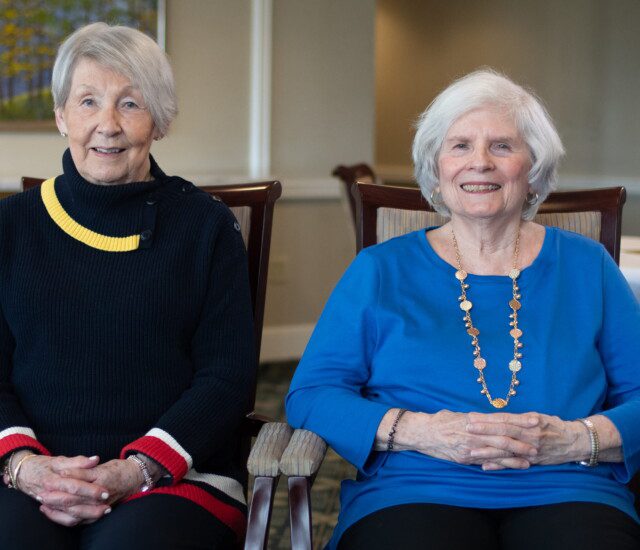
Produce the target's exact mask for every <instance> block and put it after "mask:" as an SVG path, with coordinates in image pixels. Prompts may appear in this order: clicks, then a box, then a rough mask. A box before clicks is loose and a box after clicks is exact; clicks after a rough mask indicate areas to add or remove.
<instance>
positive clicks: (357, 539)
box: [338, 502, 640, 550]
mask: <svg viewBox="0 0 640 550" xmlns="http://www.w3.org/2000/svg"><path fill="white" fill-rule="evenodd" d="M356 549H357V550H382V549H384V550H418V549H420V550H441V549H442V550H444V549H446V550H573V549H577V550H638V549H640V525H639V524H638V523H636V522H635V521H634V520H633V519H632V518H630V517H629V516H628V515H627V514H625V513H624V512H621V511H620V510H618V509H617V508H613V507H611V506H605V505H603V504H594V503H588V502H568V503H562V504H551V505H547V506H532V507H527V508H512V509H508V510H485V509H478V508H459V507H457V506H445V505H439V504H406V505H402V506H392V507H390V508H385V509H383V510H379V511H378V512H374V513H373V514H370V515H368V516H365V517H364V518H362V519H361V520H360V521H357V522H356V523H355V524H353V525H352V526H351V527H349V528H348V529H347V530H346V531H345V532H344V534H343V535H342V538H341V539H340V542H339V544H338V550H356Z"/></svg>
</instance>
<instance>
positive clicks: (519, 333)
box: [509, 328, 522, 338]
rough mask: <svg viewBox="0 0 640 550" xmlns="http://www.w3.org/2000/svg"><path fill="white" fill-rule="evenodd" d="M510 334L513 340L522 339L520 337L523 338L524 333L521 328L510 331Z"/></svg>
mask: <svg viewBox="0 0 640 550" xmlns="http://www.w3.org/2000/svg"><path fill="white" fill-rule="evenodd" d="M509 334H510V335H511V338H520V336H522V331H521V330H520V329H519V328H512V329H511V330H510V331H509Z"/></svg>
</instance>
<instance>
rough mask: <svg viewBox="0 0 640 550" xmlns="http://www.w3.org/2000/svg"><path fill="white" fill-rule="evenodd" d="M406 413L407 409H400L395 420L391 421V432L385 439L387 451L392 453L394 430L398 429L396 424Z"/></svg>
mask: <svg viewBox="0 0 640 550" xmlns="http://www.w3.org/2000/svg"><path fill="white" fill-rule="evenodd" d="M406 412H407V409H400V410H399V411H398V414H397V416H396V419H395V420H394V421H393V425H392V426H391V431H390V432H389V436H388V438H387V451H393V443H394V439H395V436H396V428H397V427H398V422H400V419H401V418H402V415H403V414H404V413H406Z"/></svg>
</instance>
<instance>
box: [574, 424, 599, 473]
mask: <svg viewBox="0 0 640 550" xmlns="http://www.w3.org/2000/svg"><path fill="white" fill-rule="evenodd" d="M578 422H581V423H582V424H584V426H585V427H586V428H587V430H589V440H590V441H591V456H590V457H589V460H580V461H579V462H578V464H580V466H588V467H589V468H593V467H594V466H597V465H598V455H599V454H600V438H599V437H598V432H597V430H596V427H595V426H594V425H593V422H591V420H589V419H588V418H578Z"/></svg>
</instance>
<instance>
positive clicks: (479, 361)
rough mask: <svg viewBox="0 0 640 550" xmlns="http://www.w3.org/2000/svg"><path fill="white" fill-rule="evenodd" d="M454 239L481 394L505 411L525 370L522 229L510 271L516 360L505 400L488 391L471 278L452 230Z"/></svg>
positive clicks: (514, 355)
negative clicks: (473, 310)
mask: <svg viewBox="0 0 640 550" xmlns="http://www.w3.org/2000/svg"><path fill="white" fill-rule="evenodd" d="M451 236H452V237H453V248H454V249H455V252H456V263H457V265H458V270H457V271H456V273H455V277H456V279H458V281H459V282H460V289H461V293H460V296H459V297H458V301H459V302H460V309H461V310H462V311H464V317H463V318H462V320H463V321H464V326H465V328H466V329H467V334H468V335H469V336H471V345H472V346H473V355H474V359H473V366H474V367H475V368H476V369H478V379H477V380H476V381H477V382H478V383H479V384H480V385H481V386H482V390H481V391H480V393H481V394H483V395H485V396H486V397H487V399H488V400H489V403H491V404H492V405H493V406H494V407H495V408H496V409H502V408H504V407H506V406H507V405H508V404H509V400H510V399H511V398H512V397H513V396H514V395H515V394H516V390H515V387H516V386H518V385H519V384H520V381H519V380H518V372H519V371H520V369H521V368H522V363H521V362H520V359H521V358H522V353H521V352H520V348H521V347H522V342H520V338H521V337H522V331H521V330H520V328H518V310H519V309H520V307H521V304H520V301H519V300H520V294H519V293H518V291H519V290H520V288H519V287H518V277H519V276H520V270H519V269H518V254H519V252H520V229H519V228H518V235H517V237H516V245H515V249H514V251H513V265H512V268H511V271H509V273H508V275H509V278H510V279H511V284H512V286H511V289H512V294H513V297H512V299H511V300H509V307H510V308H511V314H510V315H509V318H510V319H511V321H509V326H510V327H511V330H509V334H510V335H511V337H512V338H513V359H512V360H511V361H509V370H510V371H511V383H510V384H509V391H507V395H506V397H505V398H504V399H502V398H501V397H496V398H493V397H491V393H490V392H489V388H487V381H486V380H485V378H484V369H485V367H486V366H487V361H486V360H485V358H484V357H482V354H481V353H480V343H479V341H478V336H479V335H480V331H479V330H478V329H477V328H476V327H474V326H473V321H472V320H471V308H472V307H473V304H472V303H471V301H470V300H468V299H467V290H468V289H469V285H468V283H465V282H464V281H465V279H466V278H467V272H466V271H464V270H463V269H462V255H461V254H460V249H459V248H458V241H456V236H455V234H454V233H453V229H452V230H451Z"/></svg>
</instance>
